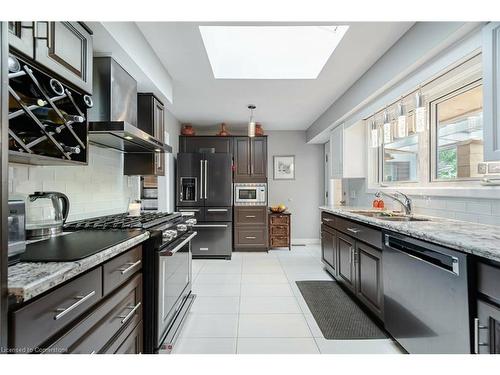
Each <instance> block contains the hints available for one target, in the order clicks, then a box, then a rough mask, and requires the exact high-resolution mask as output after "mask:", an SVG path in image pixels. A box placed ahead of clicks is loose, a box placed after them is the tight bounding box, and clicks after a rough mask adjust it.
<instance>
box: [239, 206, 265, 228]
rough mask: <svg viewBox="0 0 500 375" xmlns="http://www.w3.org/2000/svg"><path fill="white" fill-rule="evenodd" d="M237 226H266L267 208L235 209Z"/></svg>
mask: <svg viewBox="0 0 500 375" xmlns="http://www.w3.org/2000/svg"><path fill="white" fill-rule="evenodd" d="M235 221H236V223H235V225H237V226H238V225H266V224H267V207H235Z"/></svg>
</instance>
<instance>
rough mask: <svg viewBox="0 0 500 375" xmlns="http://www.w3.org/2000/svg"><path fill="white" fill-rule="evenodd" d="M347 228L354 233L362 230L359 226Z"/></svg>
mask: <svg viewBox="0 0 500 375" xmlns="http://www.w3.org/2000/svg"><path fill="white" fill-rule="evenodd" d="M347 230H348V231H349V232H351V233H354V234H356V233H359V232H361V229H358V228H347Z"/></svg>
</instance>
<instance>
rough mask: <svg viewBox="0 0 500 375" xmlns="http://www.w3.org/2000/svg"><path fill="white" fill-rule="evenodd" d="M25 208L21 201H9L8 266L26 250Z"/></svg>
mask: <svg viewBox="0 0 500 375" xmlns="http://www.w3.org/2000/svg"><path fill="white" fill-rule="evenodd" d="M25 219H26V208H25V203H24V201H23V200H9V218H8V222H9V245H8V257H9V264H12V263H15V262H17V261H18V260H19V257H20V255H21V254H22V253H24V251H25V250H26V231H25Z"/></svg>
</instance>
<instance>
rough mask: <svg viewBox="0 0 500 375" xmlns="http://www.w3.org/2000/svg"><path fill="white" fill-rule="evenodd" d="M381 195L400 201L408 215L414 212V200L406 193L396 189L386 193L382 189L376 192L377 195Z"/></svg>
mask: <svg viewBox="0 0 500 375" xmlns="http://www.w3.org/2000/svg"><path fill="white" fill-rule="evenodd" d="M381 195H383V196H386V197H388V198H391V199H392V200H395V201H396V202H398V203H399V204H400V205H401V206H403V208H404V210H405V214H406V215H411V214H412V201H411V198H410V197H409V196H407V195H406V194H403V193H401V192H400V191H395V192H394V193H392V194H390V193H385V192H383V191H381V190H379V191H377V192H376V193H375V196H376V197H380V196H381Z"/></svg>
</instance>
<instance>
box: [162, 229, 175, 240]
mask: <svg viewBox="0 0 500 375" xmlns="http://www.w3.org/2000/svg"><path fill="white" fill-rule="evenodd" d="M175 237H177V231H175V230H166V231H165V232H163V238H164V239H166V240H167V241H172V240H173V239H174V238H175Z"/></svg>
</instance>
